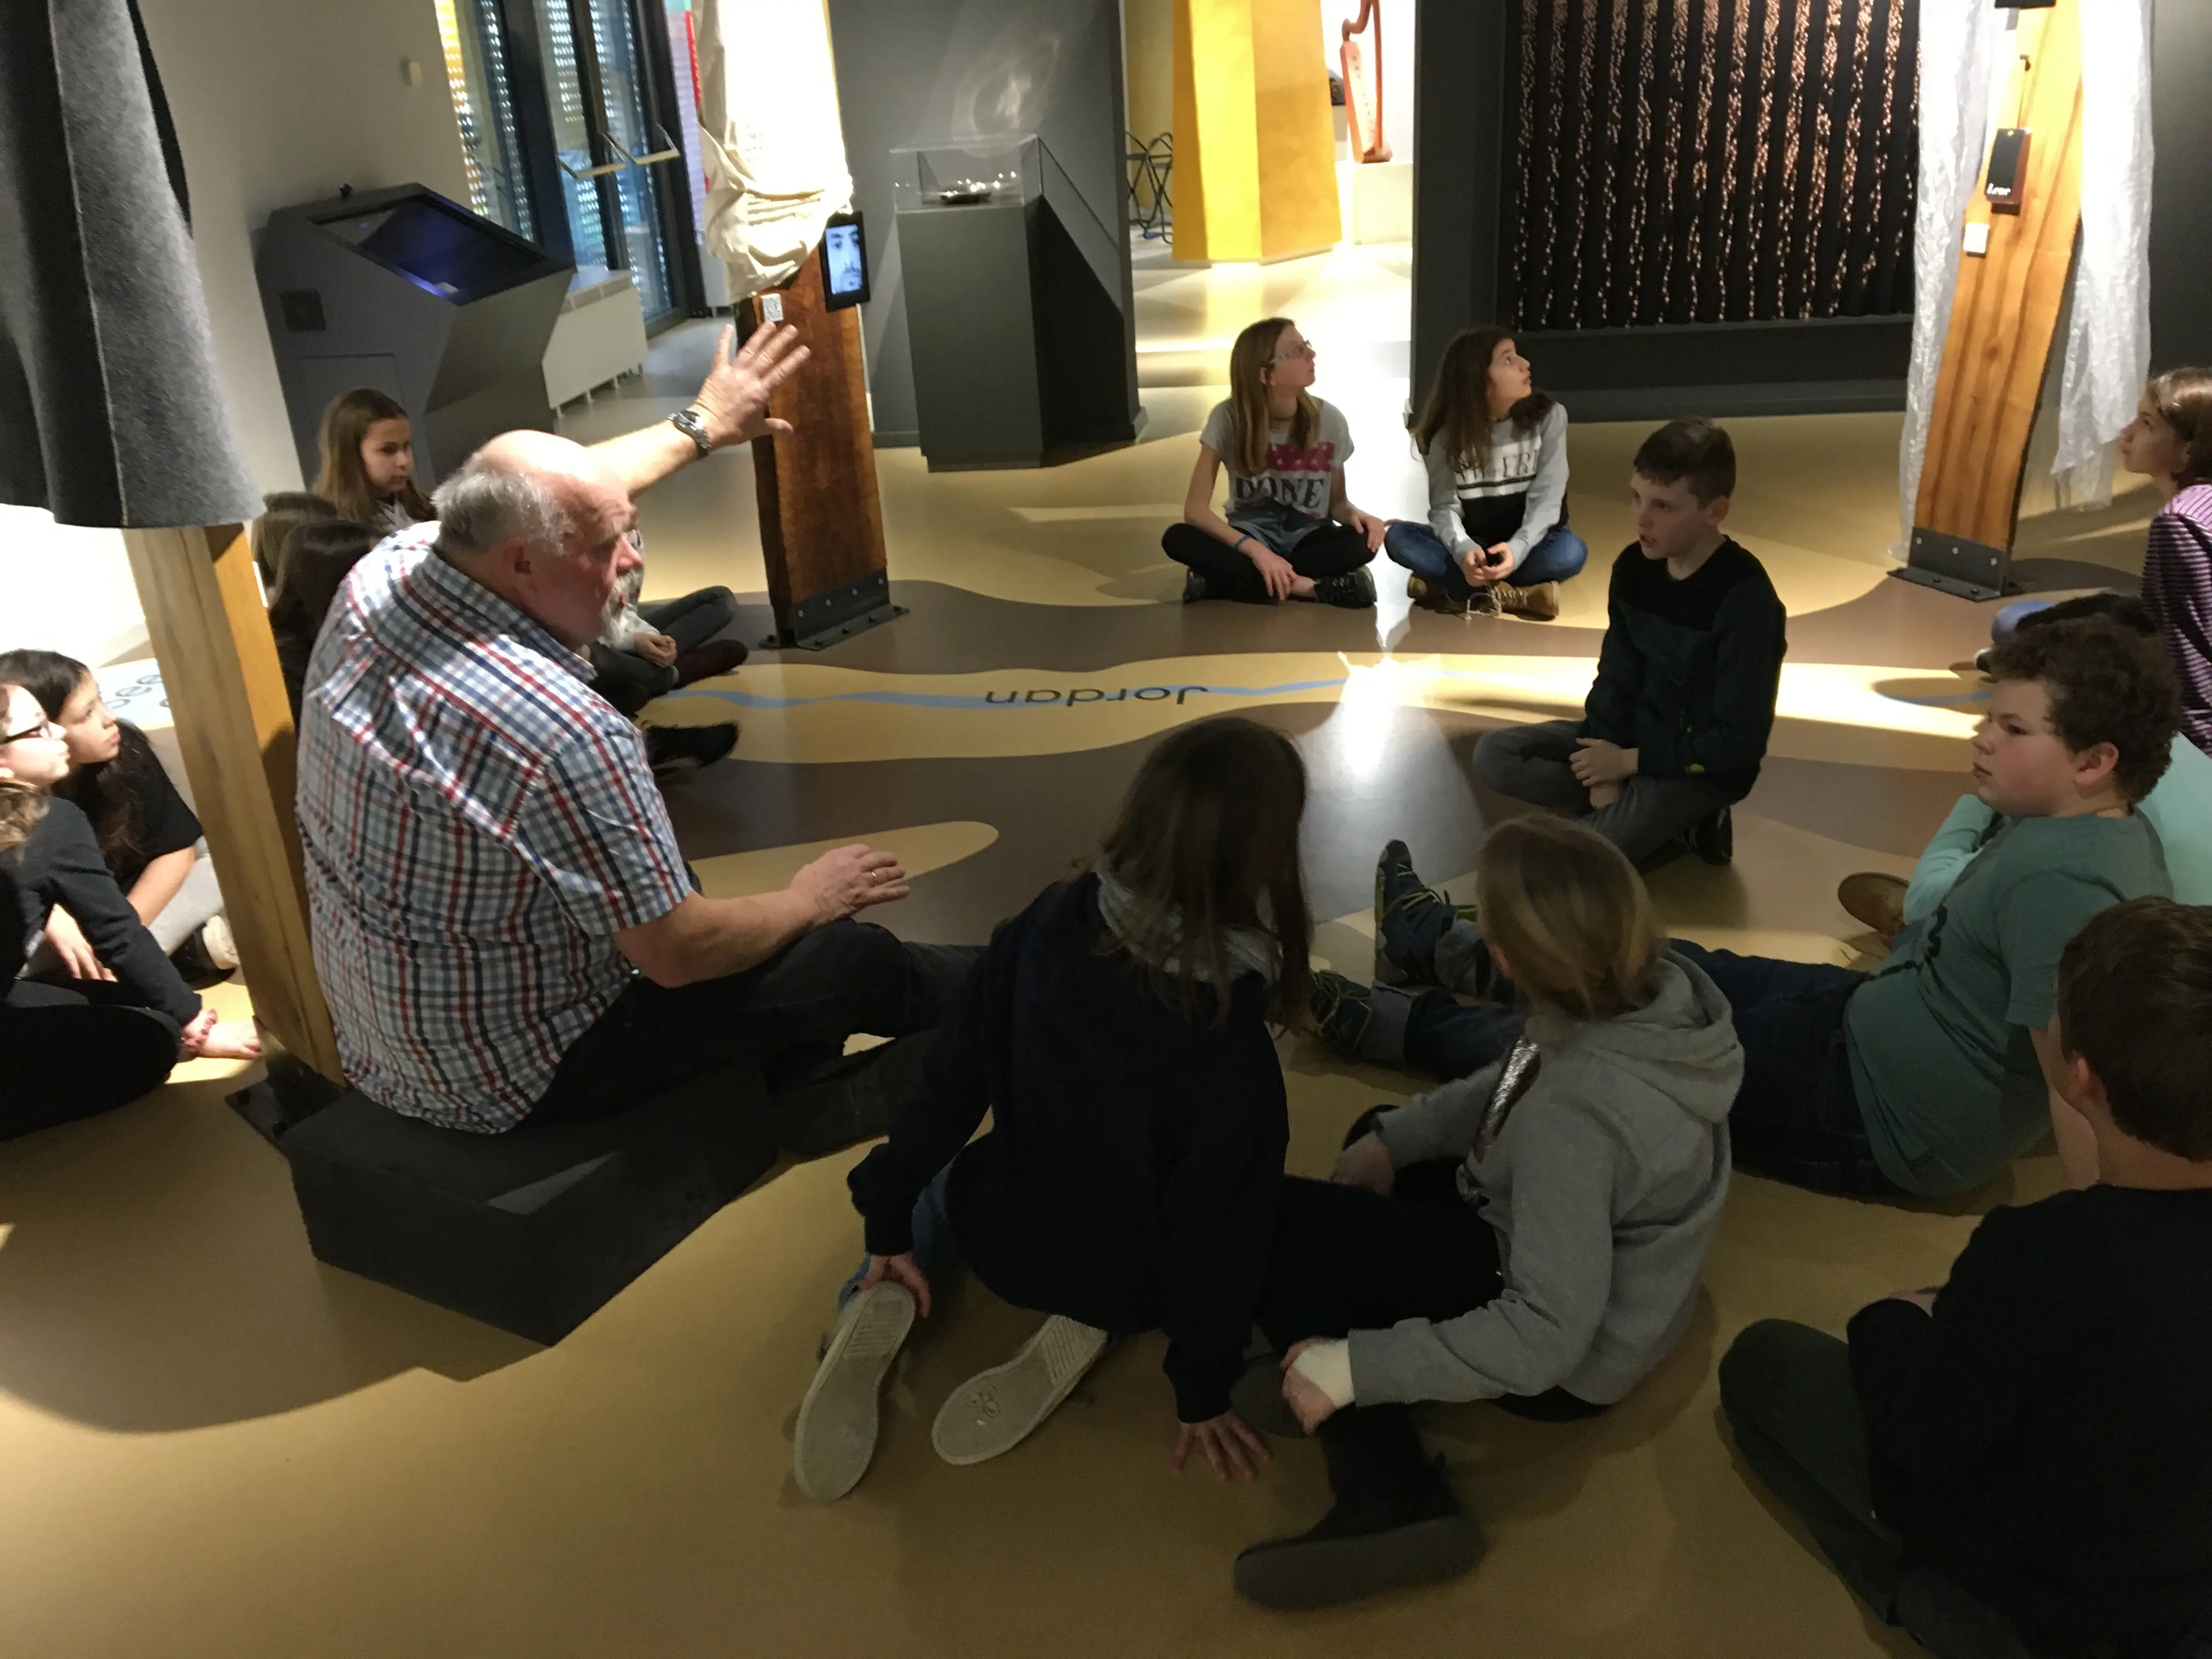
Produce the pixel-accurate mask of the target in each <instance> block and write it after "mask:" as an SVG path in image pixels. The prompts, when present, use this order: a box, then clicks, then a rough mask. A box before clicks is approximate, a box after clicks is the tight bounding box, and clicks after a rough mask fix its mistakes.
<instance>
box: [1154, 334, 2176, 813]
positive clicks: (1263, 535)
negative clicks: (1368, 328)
mask: <svg viewBox="0 0 2212 1659" xmlns="http://www.w3.org/2000/svg"><path fill="white" fill-rule="evenodd" d="M1315 367H1316V350H1315V347H1314V345H1313V343H1312V342H1311V341H1310V340H1308V339H1307V338H1306V337H1305V336H1304V334H1302V333H1301V332H1299V331H1298V327H1297V324H1295V323H1293V322H1292V321H1291V320H1290V319H1288V318H1285V317H1267V318H1262V319H1261V320H1260V321H1258V322H1256V323H1254V324H1252V325H1250V326H1249V327H1248V328H1246V329H1245V330H1244V331H1243V332H1242V333H1241V334H1239V335H1238V336H1237V340H1236V343H1235V344H1234V346H1233V347H1232V348H1231V351H1230V356H1229V396H1228V397H1226V398H1224V399H1223V400H1222V401H1221V402H1220V403H1218V404H1215V405H1214V407H1213V409H1212V411H1211V412H1210V413H1209V414H1208V415H1207V416H1206V424H1205V427H1204V428H1203V429H1202V430H1201V431H1200V434H1199V444H1198V462H1197V465H1195V466H1194V468H1193V469H1192V471H1191V477H1190V484H1189V488H1188V490H1187V491H1186V492H1185V495H1184V500H1183V515H1182V521H1181V522H1180V523H1177V524H1173V525H1170V526H1168V529H1167V531H1166V532H1165V533H1164V535H1163V536H1162V537H1161V538H1160V544H1161V547H1162V548H1163V549H1164V550H1165V552H1166V553H1167V555H1168V556H1169V557H1170V558H1172V559H1174V560H1175V561H1176V562H1178V563H1180V564H1182V565H1183V566H1184V567H1185V568H1186V571H1187V573H1188V574H1186V576H1185V578H1184V582H1183V592H1182V597H1183V599H1184V601H1185V602H1186V603H1190V602H1193V601H1196V600H1200V599H1237V600H1243V601H1246V602H1249V603H1255V604H1268V603H1274V602H1279V601H1281V600H1284V599H1305V600H1311V601H1315V602H1318V603H1322V604H1328V605H1342V606H1346V607H1352V608H1360V607H1365V606H1370V605H1373V604H1374V603H1375V581H1374V578H1373V576H1372V575H1371V574H1370V573H1369V570H1368V565H1369V563H1370V561H1371V560H1372V559H1373V557H1374V556H1375V554H1376V552H1377V551H1378V550H1382V551H1386V552H1388V554H1389V556H1390V557H1391V558H1392V559H1393V560H1394V561H1395V562H1397V563H1399V564H1401V565H1403V566H1404V567H1405V568H1406V569H1407V572H1408V573H1409V574H1408V575H1407V579H1406V592H1407V597H1408V598H1410V599H1412V600H1413V603H1414V605H1417V606H1419V607H1420V608H1422V609H1424V610H1429V611H1441V612H1443V613H1444V614H1446V615H1450V616H1465V615H1467V614H1468V613H1469V612H1471V611H1482V612H1486V613H1488V614H1491V615H1505V616H1516V617H1527V618H1530V619H1533V620H1537V621H1551V620H1553V619H1555V618H1556V617H1558V616H1559V584H1560V583H1562V582H1564V581H1566V580H1570V579H1571V578H1572V577H1574V576H1575V575H1577V574H1579V573H1580V572H1581V570H1582V568H1583V564H1584V562H1586V561H1587V559H1588V557H1589V548H1588V546H1587V545H1586V544H1584V543H1583V539H1582V538H1581V537H1579V536H1577V534H1576V533H1575V532H1573V531H1572V530H1571V529H1570V528H1568V525H1567V481H1568V466H1567V411H1566V410H1565V407H1564V406H1563V405H1561V404H1559V401H1558V399H1556V398H1553V397H1552V396H1551V395H1550V394H1549V393H1548V392H1542V391H1540V390H1539V389H1538V388H1537V386H1536V385H1535V381H1534V374H1533V371H1532V369H1531V367H1530V365H1529V362H1528V359H1527V358H1526V357H1524V356H1522V355H1521V352H1520V350H1519V348H1518V346H1517V344H1516V341H1515V339H1514V337H1513V334H1512V332H1511V331H1510V330H1508V329H1504V328H1498V327H1494V326H1492V327H1484V328H1474V329H1468V330H1464V331H1462V332H1461V333H1460V334H1458V335H1457V336H1456V337H1454V338H1453V339H1452V341H1451V342H1450V343H1449V345H1448V346H1447V347H1446V348H1445V349H1444V353H1443V358H1442V360H1441V361H1440V362H1439V363H1438V365H1437V373H1436V378H1435V380H1434V381H1433V382H1432V383H1431V386H1430V387H1429V391H1428V394H1427V396H1426V398H1425V399H1424V400H1423V403H1422V405H1421V410H1420V413H1419V416H1418V417H1417V418H1416V419H1415V421H1414V422H1413V445H1414V447H1415V448H1416V449H1417V450H1419V453H1420V455H1421V458H1422V460H1423V463H1424V465H1425V466H1426V468H1427V471H1428V481H1429V492H1428V493H1429V503H1428V507H1429V510H1428V516H1427V518H1426V520H1425V521H1424V520H1384V519H1381V518H1378V517H1376V515H1375V514H1373V513H1368V512H1366V511H1364V510H1363V509H1362V508H1360V507H1356V506H1354V505H1353V504H1352V499H1351V496H1350V495H1349V493H1348V491H1347V487H1346V482H1345V464H1346V462H1347V461H1348V460H1350V459H1351V458H1352V428H1351V424H1350V422H1348V421H1347V420H1346V418H1345V416H1344V413H1343V411H1342V410H1340V409H1338V408H1337V407H1336V406H1335V405H1334V404H1331V403H1328V401H1326V400H1325V399H1322V398H1316V397H1315V396H1314V395H1313V392H1312V390H1311V387H1312V386H1313V384H1314V378H1315ZM1714 430H1715V429H1714V428H1711V427H1710V426H1708V425H1706V423H1705V422H1675V423H1674V427H1671V428H1668V432H1670V433H1675V434H1678V437H1677V438H1676V439H1674V440H1673V441H1671V443H1670V444H1669V446H1668V447H1671V448H1672V449H1673V451H1674V457H1675V459H1674V461H1673V463H1672V464H1671V465H1667V466H1662V468H1661V469H1660V470H1659V471H1650V470H1647V466H1646V462H1647V460H1648V459H1653V447H1652V445H1650V444H1647V445H1646V446H1645V450H1644V453H1640V454H1639V455H1638V458H1637V464H1636V466H1635V469H1634V479H1633V482H1632V486H1631V490H1632V498H1633V505H1634V507H1635V509H1636V528H1637V537H1638V544H1639V545H1640V547H1641V549H1642V550H1643V551H1644V555H1645V557H1646V560H1647V561H1648V560H1650V559H1654V558H1658V557H1664V558H1665V559H1666V560H1667V562H1668V566H1669V568H1668V571H1667V573H1666V577H1667V579H1666V580H1662V579H1661V578H1660V577H1659V576H1658V575H1657V574H1656V572H1655V571H1654V570H1653V569H1652V568H1650V565H1649V564H1646V563H1639V562H1637V561H1635V560H1633V559H1632V558H1631V557H1629V556H1628V555H1627V554H1624V555H1623V556H1621V558H1620V559H1619V560H1617V561H1616V562H1615V563H1614V566H1613V581H1612V586H1611V589H1610V591H1609V592H1608V595H1607V603H1608V610H1609V611H1610V615H1611V620H1612V623H1613V633H1614V634H1615V635H1620V638H1621V639H1622V641H1623V642H1624V643H1626V642H1627V641H1629V640H1630V638H1631V637H1632V635H1633V636H1637V637H1636V639H1635V642H1636V643H1637V644H1638V645H1640V646H1642V647H1644V649H1645V650H1646V651H1649V650H1650V649H1652V648H1654V647H1657V648H1661V649H1665V648H1668V646H1669V645H1671V646H1672V647H1674V648H1678V649H1679V648H1686V646H1687V644H1688V643H1689V639H1687V638H1686V636H1684V635H1681V634H1680V633H1679V632H1677V631H1675V629H1670V628H1668V626H1666V625H1665V624H1674V625H1675V627H1676V629H1679V628H1683V627H1686V628H1687V629H1690V630H1691V636H1692V637H1693V636H1694V635H1697V634H1698V633H1700V632H1702V633H1705V634H1709V635H1714V636H1715V638H1716V639H1719V638H1721V637H1723V635H1716V634H1715V631H1714V629H1713V626H1712V624H1713V622H1714V620H1715V617H1716V616H1717V615H1718V614H1719V613H1720V612H1721V611H1722V609H1723V600H1725V601H1726V602H1727V605H1726V609H1727V614H1728V617H1729V620H1731V621H1733V622H1735V623H1737V624H1739V626H1738V627H1736V628H1735V629H1729V630H1728V631H1727V634H1726V635H1725V637H1727V638H1729V640H1730V641H1731V643H1732V646H1733V647H1734V648H1731V649H1730V650H1729V652H1727V653H1726V654H1725V656H1724V657H1723V660H1721V661H1720V662H1718V663H1717V664H1715V666H1716V668H1717V669H1719V670H1721V671H1722V672H1721V673H1720V674H1719V675H1718V677H1717V684H1718V683H1719V682H1721V681H1725V682H1726V683H1727V684H1726V685H1725V687H1724V688H1723V689H1724V691H1725V692H1749V691H1755V690H1756V689H1757V685H1758V682H1759V680H1760V679H1761V678H1763V665H1764V659H1765V658H1766V657H1767V656H1768V655H1769V654H1772V655H1773V656H1774V657H1776V658H1777V659H1778V658H1779V654H1780V649H1781V621H1780V618H1781V609H1780V606H1779V605H1778V603H1771V601H1772V597H1773V596H1772V591H1771V587H1770V586H1768V585H1767V584H1766V583H1765V580H1764V579H1763V575H1754V574H1753V573H1754V571H1755V570H1756V568H1757V562H1756V561H1755V560H1753V558H1752V557H1751V556H1750V555H1748V554H1747V553H1745V552H1743V550H1741V548H1738V547H1736V546H1735V544H1733V543H1732V542H1728V541H1727V540H1726V538H1724V537H1722V536H1720V535H1719V534H1718V532H1719V530H1720V526H1721V524H1722V523H1723V520H1725V519H1726V517H1727V514H1728V497H1729V494H1730V492H1731V490H1732V489H1733V488H1734V483H1733V480H1734V472H1735V461H1734V455H1733V453H1732V452H1730V453H1728V454H1727V456H1726V459H1725V461H1724V462H1723V459H1722V457H1721V455H1720V454H1719V453H1715V447H1713V446H1712V445H1711V438H1710V437H1708V438H1706V439H1705V454H1704V456H1703V457H1702V459H1701V460H1699V461H1697V462H1695V463H1694V464H1693V462H1692V455H1693V453H1694V452H1695V451H1696V450H1697V449H1698V448H1699V444H1698V443H1697V442H1696V441H1692V440H1690V439H1689V438H1688V437H1687V434H1688V433H1690V432H1692V431H1702V432H1703V433H1705V434H1708V435H1710V434H1712V433H1713V432H1714ZM1723 436H1724V435H1723ZM1654 442H1655V443H1658V442H1661V440H1660V439H1659V438H1657V437H1656V436H1655V439H1654ZM2208 445H2212V370H2208V369H2201V368H2178V369H2171V370H2168V371H2166V373H2164V374H2157V375H2154V376H2153V377H2152V378H2151V380H2150V381H2149V383H2148V385H2147V386H2145V387H2144V389H2143V395H2142V402H2141V404H2140V406H2139V407H2138V409H2137V411H2136V418H2135V420H2134V421H2133V422H2130V424H2129V426H2128V428H2127V429H2126V430H2125V431H2124V432H2123V433H2122V434H2121V435H2120V440H2119V458H2120V462H2121V465H2123V466H2124V468H2125V469H2126V470H2127V471H2130V472H2132V473H2135V474H2136V475H2138V476H2141V477H2148V478H2149V479H2150V480H2151V482H2152V483H2153V484H2154V486H2155V487H2156V489H2158V491H2159V495H2160V501H2161V503H2162V504H2161V507H2160V511H2159V512H2158V513H2157V514H2156V515H2155V516H2154V518H2153V520H2152V521H2151V526H2150V532H2149V536H2148V544H2147V546H2146V549H2145V556H2144V561H2143V574H2142V584H2141V599H2142V604H2143V605H2144V606H2145V608H2146V612H2147V614H2148V617H2149V621H2150V625H2151V627H2152V628H2153V629H2154V630H2155V631H2156V632H2157V634H2158V635H2159V636H2160V639H2161V640H2162V641H2163V642H2164V644H2165V646H2166V650H2167V652H2168V653H2169V654H2170V655H2171V657H2172V661H2173V665H2174V671H2175V673H2176V674H2177V676H2178V677H2179V681H2180V687H2181V696H2182V729H2183V730H2184V731H2185V732H2187V733H2188V734H2189V735H2190V737H2191V739H2192V740H2193V741H2194V742H2196V743H2197V744H2200V745H2201V746H2203V747H2205V748H2207V749H2208V750H2212V477H2207V476H2206V468H2205V465H2204V464H2203V460H2202V457H2203V453H2205V451H2206V447H2207V446H2208ZM2192 457H2195V458H2197V459H2192ZM1677 469H1680V470H1677ZM1224 470H1226V471H1227V472H1228V474H1229V499H1228V501H1227V503H1226V505H1225V507H1224V508H1223V509H1222V510H1221V511H1218V512H1217V511H1216V510H1215V508H1214V506H1213V492H1214V489H1215V485H1216V483H1217V482H1218V478H1219V477H1220V474H1221V473H1222V471H1224ZM1685 478H1686V479H1688V480H1689V494H1688V495H1683V494H1681V493H1680V492H1679V491H1674V492H1671V494H1670V486H1671V485H1673V484H1675V483H1681V482H1682V481H1683V480H1684V479H1685ZM1724 480H1725V482H1723V481H1724ZM1647 496H1650V497H1651V499H1649V500H1647V499H1646V497H1647ZM1697 520H1703V522H1702V523H1698V522H1696V521H1697ZM1673 532H1680V534H1679V535H1674V534H1673ZM1670 535H1671V536H1672V537H1673V540H1674V548H1673V550H1670V551H1668V552H1667V553H1665V554H1663V555H1662V554H1658V553H1656V552H1655V548H1654V542H1655V537H1656V538H1659V539H1662V540H1664V539H1668V538H1669V537H1670ZM1699 544H1706V549H1705V551H1702V552H1701V551H1697V550H1696V549H1697V547H1698V545H1699ZM1723 547H1725V548H1726V549H1727V551H1726V553H1725V555H1724V556H1720V557H1719V559H1718V567H1719V568H1717V570H1716V571H1715V572H1714V573H1713V574H1711V576H1708V577H1706V578H1705V580H1703V581H1702V582H1699V583H1692V581H1690V580H1689V578H1690V577H1691V576H1692V574H1695V573H1696V572H1697V571H1698V569H1699V568H1701V567H1702V565H1703V564H1704V563H1705V561H1706V560H1707V559H1708V558H1711V557H1712V556H1715V555H1716V554H1720V553H1721V550H1723ZM1631 551H1634V550H1631ZM1738 589H1741V590H1743V591H1741V592H1737V591H1736V590H1738ZM1624 601H1626V604H1627V605H1628V606H1629V607H1630V614H1631V616H1632V617H1633V618H1634V621H1635V626H1634V627H1633V628H1632V629H1622V628H1621V627H1620V623H1621V620H1622V614H1623V613H1622V610H1621V606H1622V605H1623V602H1624ZM2046 604H2047V602H2046V601H2043V600H2039V599H2027V600H2022V601H2021V602H2019V603H2018V604H2016V605H2007V606H2005V607H2003V608H2002V610H2000V611H1998V613H1997V616H1996V623H1995V627H1994V630H1993V631H1994V633H1995V635H1996V638H1997V639H1998V640H1999V641H2002V640H2003V639H2005V638H2007V637H2008V636H2009V635H2010V633H2011V631H2012V630H2013V629H2015V627H2016V626H2017V625H2018V624H2019V623H2020V621H2021V618H2022V617H2025V616H2027V615H2029V614H2032V613H2033V612H2035V611H2039V610H2042V609H2044V608H2045V607H2046ZM1655 622H1656V623H1657V624H1659V625H1656V626H1655ZM1614 680H1615V689H1625V683H1624V682H1622V681H1621V679H1620V677H1619V676H1615V677H1614ZM1751 700H1752V699H1750V698H1749V697H1739V698H1737V702H1739V703H1740V704H1747V703H1748V702H1750V701H1751ZM1770 701H1771V700H1770ZM1617 712H1618V711H1613V710H1608V711H1606V712H1604V713H1601V712H1600V711H1599V710H1597V709H1595V708H1594V709H1593V710H1592V711H1591V717H1592V719H1593V720H1607V716H1608V714H1617ZM1741 718H1742V719H1755V715H1752V714H1744V715H1743V716H1741ZM1616 723H1617V722H1616ZM1741 734H1742V733H1741V728H1740V727H1739V731H1738V735H1739V736H1741ZM1527 741H1528V743H1530V744H1535V745H1537V747H1538V749H1539V750H1540V751H1542V752H1544V753H1545V754H1546V756H1547V758H1548V757H1551V756H1552V755H1553V754H1555V753H1556V751H1557V749H1558V744H1559V737H1558V735H1557V733H1556V732H1551V733H1546V732H1541V731H1539V732H1530V733H1529V734H1528V738H1527ZM1601 741H1614V739H1612V738H1601ZM1734 746H1735V748H1736V749H1737V750H1741V748H1742V746H1743V745H1742V744H1741V743H1738V744H1735V745H1734ZM1516 758H1517V756H1516V754H1515V753H1514V752H1513V751H1509V750H1499V751H1498V752H1497V754H1496V756H1495V761H1494V763H1495V764H1497V765H1498V766H1499V767H1500V768H1502V769H1509V770H1510V769H1512V767H1513V763H1514V762H1515V760H1516ZM1570 758H1571V752H1570ZM1651 758H1652V759H1653V760H1654V761H1658V760H1659V759H1660V757H1656V756H1655V757H1651ZM1606 763H1607V759H1606V757H1601V758H1600V761H1599V763H1598V764H1599V769H1601V770H1602V769H1604V768H1605V765H1606ZM1588 771H1589V766H1588V765H1584V766H1583V767H1580V768H1578V769H1577V775H1576V777H1575V779H1574V780H1573V781H1575V782H1580V783H1583V784H1585V785H1589V784H1593V783H1595V784H1597V785H1600V786H1602V785H1605V784H1607V783H1609V782H1615V781H1621V780H1620V779H1603V778H1596V777H1594V776H1593V777H1585V776H1584V775H1583V774H1584V773H1585V772H1588ZM1644 775H1645V776H1647V777H1659V776H1676V774H1669V773H1662V772H1652V771H1650V770H1648V769H1647V770H1646V771H1645V773H1644ZM1680 775H1686V776H1689V777H1692V778H1704V777H1705V774H1704V773H1702V772H1700V771H1699V770H1697V769H1695V768H1694V767H1693V768H1692V769H1689V770H1688V771H1687V772H1686V773H1684V774H1680ZM1707 781H1710V780H1707ZM1530 785H1531V787H1544V783H1543V781H1542V780H1541V779H1532V780H1531V781H1530ZM1745 787H1748V784H1747V783H1746V785H1745ZM1516 793H1523V792H1516ZM1624 793H1633V792H1624ZM1647 793H1648V792H1647ZM1738 794H1739V796H1740V795H1741V791H1739V792H1738ZM1529 798H1530V799H1542V797H1541V796H1530V797H1529ZM1670 834H1671V832H1670ZM1668 838H1669V837H1668V836H1662V837H1661V839H1662V841H1663V840H1665V839H1668Z"/></svg>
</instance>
